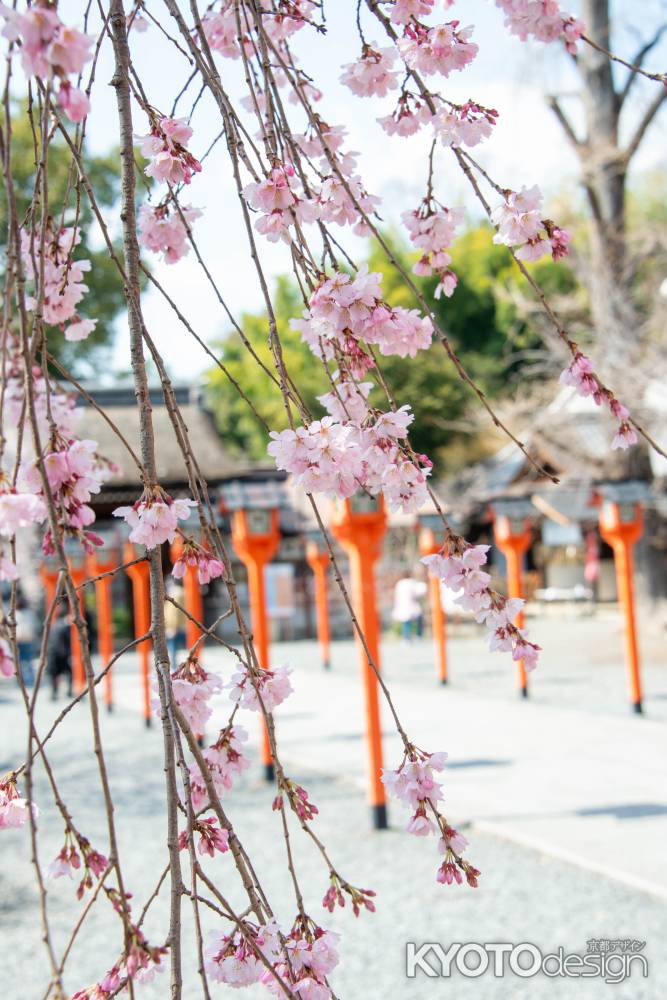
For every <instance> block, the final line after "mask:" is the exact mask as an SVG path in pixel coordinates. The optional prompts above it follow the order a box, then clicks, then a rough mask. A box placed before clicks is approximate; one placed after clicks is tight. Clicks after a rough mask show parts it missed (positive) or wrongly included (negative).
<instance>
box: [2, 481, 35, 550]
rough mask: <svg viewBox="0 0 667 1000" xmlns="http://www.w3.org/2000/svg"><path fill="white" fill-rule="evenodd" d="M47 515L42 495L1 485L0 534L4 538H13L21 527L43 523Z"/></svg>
mask: <svg viewBox="0 0 667 1000" xmlns="http://www.w3.org/2000/svg"><path fill="white" fill-rule="evenodd" d="M45 517H46V507H45V506H44V503H43V501H42V499H41V498H40V497H38V496H36V495H35V494H34V493H17V492H16V490H13V489H6V488H5V489H3V488H2V487H1V486H0V535H1V536H2V537H3V538H13V536H14V535H15V534H16V532H17V531H18V529H19V528H27V527H28V525H30V524H41V522H42V521H43V520H44V519H45Z"/></svg>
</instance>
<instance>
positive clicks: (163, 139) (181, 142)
mask: <svg viewBox="0 0 667 1000" xmlns="http://www.w3.org/2000/svg"><path fill="white" fill-rule="evenodd" d="M191 136H192V129H191V128H190V126H189V125H188V124H187V122H186V121H185V120H184V119H183V118H167V117H163V118H155V119H154V120H153V121H152V122H151V131H150V132H149V133H148V135H145V136H143V137H142V142H141V152H142V155H143V156H145V157H147V158H148V159H149V161H150V162H149V163H148V166H147V167H146V168H145V170H144V173H145V174H146V176H147V177H153V178H155V180H156V181H158V182H166V183H168V184H171V185H172V186H175V185H177V184H189V183H190V181H191V180H192V177H193V175H194V174H196V173H199V172H200V171H201V163H200V162H199V160H197V159H195V157H194V156H193V155H192V153H191V152H190V151H189V150H188V149H187V146H186V143H187V142H188V141H189V139H190V138H191Z"/></svg>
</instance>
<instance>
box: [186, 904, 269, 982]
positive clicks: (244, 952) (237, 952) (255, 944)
mask: <svg viewBox="0 0 667 1000" xmlns="http://www.w3.org/2000/svg"><path fill="white" fill-rule="evenodd" d="M248 939H250V940H251V941H252V944H250V941H249V940H248ZM280 947H281V945H280V937H279V933H278V927H277V925H276V923H275V921H273V920H272V921H269V922H268V923H266V924H264V925H257V924H253V923H251V922H250V921H248V920H244V921H243V933H242V932H241V931H240V930H239V929H234V930H232V931H231V933H230V934H225V933H224V932H221V931H212V932H211V934H210V936H209V939H208V944H207V947H206V948H205V950H204V967H205V969H206V972H207V973H208V975H209V976H210V978H211V979H212V980H213V981H214V982H217V983H226V984H227V985H228V986H234V987H237V988H238V987H242V986H250V985H251V984H252V983H257V982H259V981H260V980H261V978H262V975H263V973H264V972H265V971H266V967H265V965H264V963H263V962H262V961H261V959H260V958H259V957H258V952H259V953H261V954H262V955H263V956H264V958H265V959H266V961H268V962H269V964H271V965H273V963H274V962H275V961H276V959H277V958H278V955H279V954H280Z"/></svg>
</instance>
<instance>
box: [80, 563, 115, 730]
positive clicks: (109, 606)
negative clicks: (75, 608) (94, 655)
mask: <svg viewBox="0 0 667 1000" xmlns="http://www.w3.org/2000/svg"><path fill="white" fill-rule="evenodd" d="M117 567H118V559H117V558H116V557H115V556H111V555H110V554H108V555H107V558H103V557H102V555H100V554H99V553H97V552H93V553H91V554H90V555H89V556H88V558H87V559H86V573H87V574H88V576H89V577H95V576H99V575H100V574H101V573H109V574H111V573H113V571H114V570H115V569H117ZM112 580H113V577H112V576H105V577H103V578H102V579H101V580H95V604H96V608H97V648H98V650H99V654H100V659H101V660H102V665H103V666H104V667H106V666H108V664H109V661H110V660H111V657H112V656H113V652H114V636H113V602H112V596H111V587H112ZM104 703H105V705H106V706H107V711H108V712H112V711H113V679H112V671H111V670H107V672H106V674H105V675H104Z"/></svg>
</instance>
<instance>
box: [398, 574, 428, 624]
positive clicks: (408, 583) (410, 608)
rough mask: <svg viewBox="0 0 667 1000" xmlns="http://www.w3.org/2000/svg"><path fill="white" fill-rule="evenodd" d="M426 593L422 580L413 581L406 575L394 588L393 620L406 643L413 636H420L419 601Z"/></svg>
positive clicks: (420, 616)
mask: <svg viewBox="0 0 667 1000" xmlns="http://www.w3.org/2000/svg"><path fill="white" fill-rule="evenodd" d="M426 591H427V586H426V584H425V583H424V581H423V580H415V579H414V578H413V577H412V576H411V575H410V574H409V573H406V574H405V575H404V576H402V577H401V579H400V580H399V581H398V583H397V584H396V586H395V588H394V611H393V619H394V621H395V622H399V623H400V626H401V634H402V636H403V638H404V639H407V640H408V641H409V640H410V639H411V638H412V635H413V633H414V634H415V635H421V634H422V622H423V617H422V606H421V601H422V598H423V597H424V595H425V593H426Z"/></svg>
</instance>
